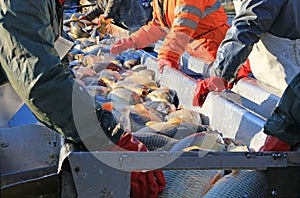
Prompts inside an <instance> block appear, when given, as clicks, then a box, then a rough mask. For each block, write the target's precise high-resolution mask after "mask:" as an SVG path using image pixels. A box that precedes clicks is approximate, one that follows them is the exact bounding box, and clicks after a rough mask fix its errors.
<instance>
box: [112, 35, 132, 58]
mask: <svg viewBox="0 0 300 198" xmlns="http://www.w3.org/2000/svg"><path fill="white" fill-rule="evenodd" d="M129 48H134V41H133V39H132V38H130V37H129V38H122V39H120V40H118V41H117V42H116V43H115V44H114V45H113V46H112V47H111V48H110V53H112V54H120V53H121V52H124V51H126V50H127V49H129Z"/></svg>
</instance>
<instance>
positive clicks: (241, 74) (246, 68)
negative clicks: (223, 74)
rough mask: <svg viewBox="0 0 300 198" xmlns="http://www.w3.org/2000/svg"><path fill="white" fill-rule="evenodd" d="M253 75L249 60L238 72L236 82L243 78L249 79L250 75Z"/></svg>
mask: <svg viewBox="0 0 300 198" xmlns="http://www.w3.org/2000/svg"><path fill="white" fill-rule="evenodd" d="M251 73H252V71H251V68H250V62H249V59H247V60H246V62H245V63H244V64H243V65H242V67H241V68H240V70H239V71H238V74H237V77H236V80H235V82H237V81H238V80H240V79H241V78H244V77H248V75H249V74H251Z"/></svg>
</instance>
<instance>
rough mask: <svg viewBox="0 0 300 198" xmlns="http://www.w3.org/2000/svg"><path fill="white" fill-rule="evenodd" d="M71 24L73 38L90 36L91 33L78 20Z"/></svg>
mask: <svg viewBox="0 0 300 198" xmlns="http://www.w3.org/2000/svg"><path fill="white" fill-rule="evenodd" d="M70 26H71V30H70V32H69V33H70V36H71V38H73V39H77V38H88V37H90V34H89V33H88V32H87V31H86V30H84V29H83V28H82V27H81V25H80V24H79V23H78V22H71V23H70Z"/></svg>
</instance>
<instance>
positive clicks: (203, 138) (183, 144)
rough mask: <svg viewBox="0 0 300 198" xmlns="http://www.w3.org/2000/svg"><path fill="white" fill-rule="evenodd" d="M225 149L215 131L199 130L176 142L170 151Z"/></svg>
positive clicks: (220, 137)
mask: <svg viewBox="0 0 300 198" xmlns="http://www.w3.org/2000/svg"><path fill="white" fill-rule="evenodd" d="M195 149H196V150H206V151H225V150H226V146H225V142H224V140H223V138H222V136H221V135H220V133H217V132H200V133H195V134H192V135H189V136H187V137H185V138H183V139H181V140H180V141H179V142H178V143H176V144H175V145H174V146H173V147H172V149H171V151H190V150H195Z"/></svg>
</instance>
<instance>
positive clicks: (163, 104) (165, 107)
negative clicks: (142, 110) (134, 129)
mask: <svg viewBox="0 0 300 198" xmlns="http://www.w3.org/2000/svg"><path fill="white" fill-rule="evenodd" d="M144 106H145V107H150V108H152V109H155V110H156V111H158V112H159V113H160V114H161V115H162V117H163V118H165V117H166V115H168V114H170V113H171V112H174V111H176V107H175V105H173V104H171V103H169V102H167V101H145V102H144ZM164 120H165V119H164ZM165 121H168V120H165Z"/></svg>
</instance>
